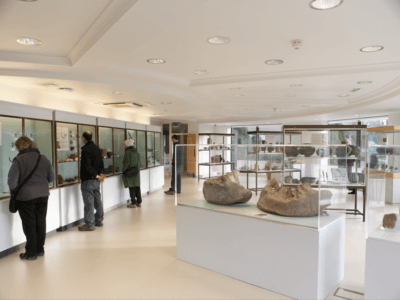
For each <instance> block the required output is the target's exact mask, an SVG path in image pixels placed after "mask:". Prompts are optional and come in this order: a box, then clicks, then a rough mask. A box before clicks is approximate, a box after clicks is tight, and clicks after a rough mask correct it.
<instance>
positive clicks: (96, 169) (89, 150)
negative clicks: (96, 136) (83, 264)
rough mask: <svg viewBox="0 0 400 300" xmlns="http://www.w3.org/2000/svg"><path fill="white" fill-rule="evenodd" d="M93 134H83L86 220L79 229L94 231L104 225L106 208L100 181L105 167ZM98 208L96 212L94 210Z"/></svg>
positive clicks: (82, 163)
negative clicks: (102, 198) (102, 199)
mask: <svg viewBox="0 0 400 300" xmlns="http://www.w3.org/2000/svg"><path fill="white" fill-rule="evenodd" d="M92 139H93V135H92V133H91V132H90V131H85V132H84V133H83V135H82V142H83V143H84V144H85V145H84V146H83V147H82V155H81V172H80V175H81V190H82V197H83V203H84V206H85V208H84V222H85V223H83V224H82V225H80V226H79V227H78V229H79V231H93V230H95V229H96V228H95V226H97V227H101V226H103V219H104V210H103V203H102V202H101V194H100V181H99V179H100V178H101V176H102V173H103V169H104V162H103V156H102V155H101V153H102V151H101V150H100V148H99V147H97V146H96V145H95V143H93V141H92ZM95 209H96V214H95V213H94V210H95Z"/></svg>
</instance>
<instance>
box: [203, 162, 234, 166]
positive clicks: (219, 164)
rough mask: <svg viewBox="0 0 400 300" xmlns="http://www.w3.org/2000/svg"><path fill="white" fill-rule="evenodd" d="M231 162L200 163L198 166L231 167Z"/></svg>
mask: <svg viewBox="0 0 400 300" xmlns="http://www.w3.org/2000/svg"><path fill="white" fill-rule="evenodd" d="M232 164H234V163H233V162H224V163H201V164H199V165H200V166H223V165H232Z"/></svg>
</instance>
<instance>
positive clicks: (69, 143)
mask: <svg viewBox="0 0 400 300" xmlns="http://www.w3.org/2000/svg"><path fill="white" fill-rule="evenodd" d="M79 136H80V135H79V132H78V124H71V123H63V122H56V159H57V168H56V171H57V186H59V187H61V186H65V185H69V184H74V183H78V182H79V152H78V149H79V147H80V140H79Z"/></svg>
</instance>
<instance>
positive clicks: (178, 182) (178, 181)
mask: <svg viewBox="0 0 400 300" xmlns="http://www.w3.org/2000/svg"><path fill="white" fill-rule="evenodd" d="M181 177H182V176H181V167H180V166H178V167H177V168H176V185H177V186H176V188H177V193H180V192H181V187H182V178H181ZM169 190H170V191H175V165H172V178H171V188H170V189H169Z"/></svg>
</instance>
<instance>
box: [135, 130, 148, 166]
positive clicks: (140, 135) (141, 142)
mask: <svg viewBox="0 0 400 300" xmlns="http://www.w3.org/2000/svg"><path fill="white" fill-rule="evenodd" d="M137 150H138V152H139V155H140V169H141V170H143V169H146V167H147V163H146V161H147V157H146V132H145V131H142V130H138V131H137Z"/></svg>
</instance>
